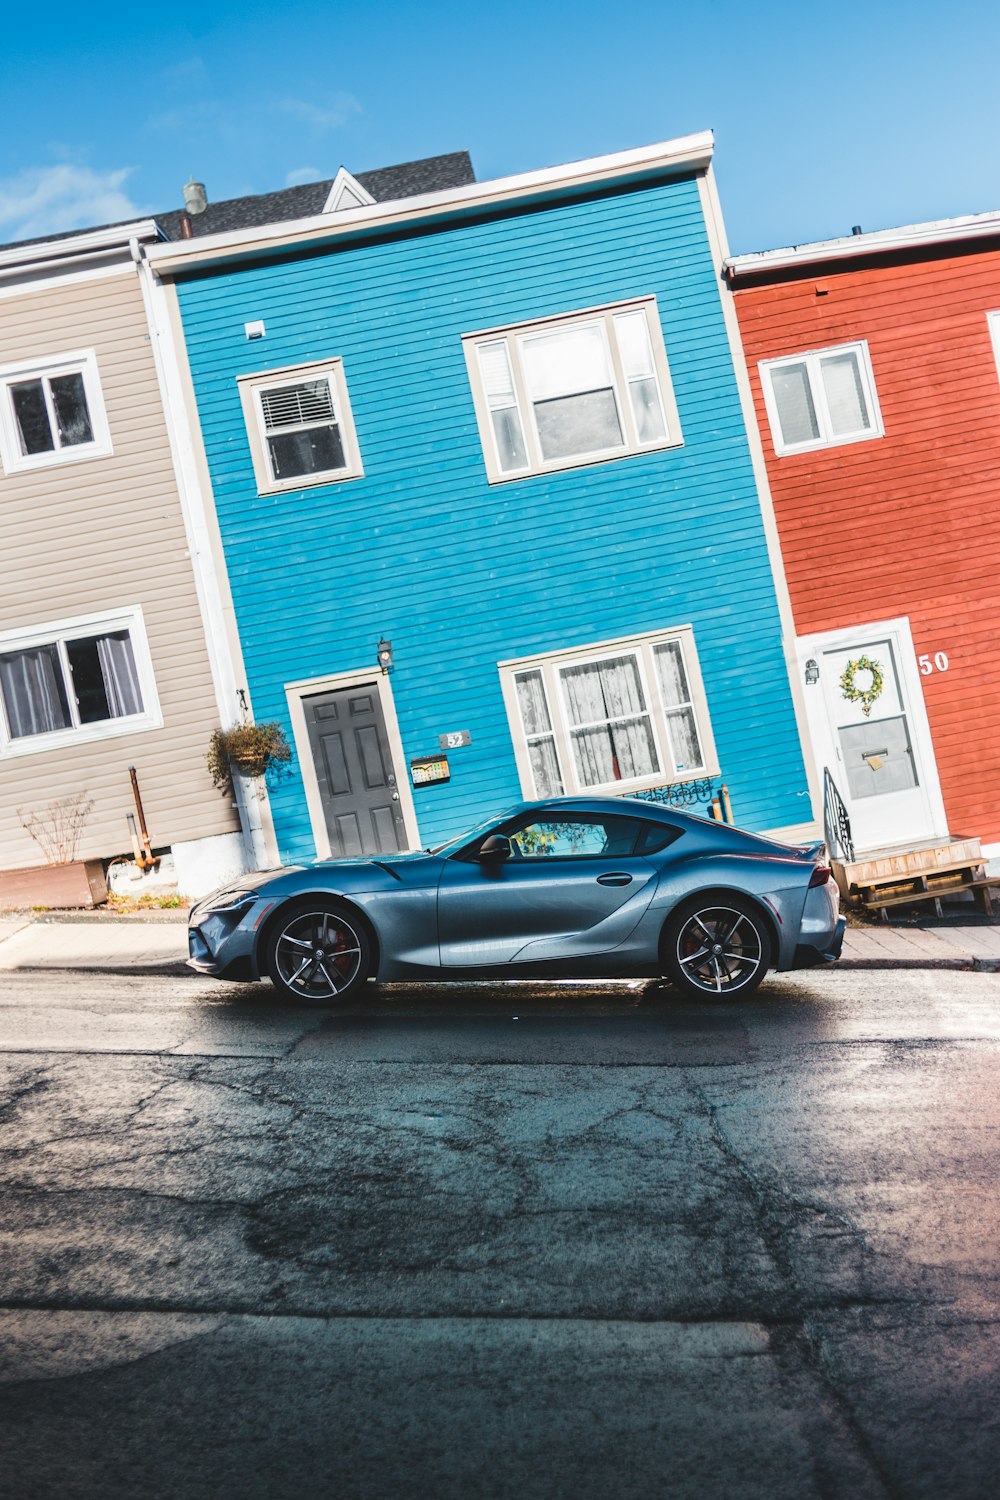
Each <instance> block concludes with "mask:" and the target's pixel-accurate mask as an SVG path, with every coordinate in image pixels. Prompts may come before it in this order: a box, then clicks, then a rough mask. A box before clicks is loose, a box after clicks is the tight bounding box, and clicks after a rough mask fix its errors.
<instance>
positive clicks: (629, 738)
mask: <svg viewBox="0 0 1000 1500" xmlns="http://www.w3.org/2000/svg"><path fill="white" fill-rule="evenodd" d="M500 675H501V681H502V684H503V689H504V695H505V699H506V702H507V711H508V715H509V717H510V721H511V730H512V736H513V739H514V746H515V751H516V753H517V758H518V764H519V767H520V769H521V781H522V787H523V790H524V792H525V795H526V796H529V797H552V796H560V795H562V794H564V793H573V792H583V791H591V790H601V791H609V790H611V791H619V790H620V791H623V792H624V791H626V790H629V789H631V790H638V789H639V788H641V787H648V786H657V785H665V784H668V783H671V782H677V781H686V780H690V779H691V778H693V777H695V776H702V775H707V774H710V773H713V774H714V772H715V771H716V770H717V766H716V763H715V748H714V744H713V742H712V733H711V726H710V724H709V720H708V705H707V703H706V701H705V695H704V690H703V687H702V683H701V674H700V672H699V669H698V661H697V654H696V652H695V647H694V635H693V632H692V630H691V628H690V627H689V626H683V627H679V628H677V629H675V630H672V631H670V632H668V633H663V634H661V635H651V636H631V637H629V638H627V639H625V640H621V641H612V642H607V643H605V645H604V646H603V647H590V648H586V649H583V648H578V649H576V650H572V651H563V652H558V653H553V654H552V655H546V656H542V657H531V658H528V659H525V660H522V661H519V662H504V663H502V664H501V667H500Z"/></svg>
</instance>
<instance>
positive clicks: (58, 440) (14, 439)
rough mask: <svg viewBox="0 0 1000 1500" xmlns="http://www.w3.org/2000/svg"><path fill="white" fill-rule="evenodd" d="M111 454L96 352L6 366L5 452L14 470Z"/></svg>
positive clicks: (1, 407) (1, 412)
mask: <svg viewBox="0 0 1000 1500" xmlns="http://www.w3.org/2000/svg"><path fill="white" fill-rule="evenodd" d="M110 452H111V434H110V432H109V431H108V419H107V414H106V412H105V410H104V401H103V398H102V396H101V385H100V381H99V380H98V377H97V358H96V356H95V355H94V353H93V352H92V351H86V352H84V353H82V354H64V355H60V356H59V357H58V358H55V359H51V360H44V361H38V360H32V361H31V362H30V363H24V364H17V365H6V366H4V367H3V369H0V453H2V455H3V466H4V469H5V470H6V472H7V473H8V474H18V473H22V472H24V471H25V470H28V469H43V468H48V467H49V466H50V465H52V464H63V463H73V462H75V461H76V460H79V459H82V458H97V457H102V456H106V455H107V454H109V453H110Z"/></svg>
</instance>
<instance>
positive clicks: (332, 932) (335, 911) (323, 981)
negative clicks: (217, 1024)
mask: <svg viewBox="0 0 1000 1500" xmlns="http://www.w3.org/2000/svg"><path fill="white" fill-rule="evenodd" d="M371 953H372V949H371V940H370V939H369V937H368V934H367V933H366V931H365V928H364V924H363V923H362V922H361V921H359V919H358V918H357V917H356V916H355V915H354V914H353V912H349V911H347V910H345V908H344V907H342V906H338V905H337V904H336V903H335V902H332V901H324V900H320V899H313V900H306V901H297V902H295V904H294V905H291V906H288V907H286V908H285V909H284V911H282V912H280V913H279V916H278V920H277V921H276V922H275V923H274V926H273V927H272V928H271V931H270V932H269V934H268V938H267V943H266V945H265V950H264V967H265V969H266V970H267V972H268V974H269V975H270V978H271V983H272V984H273V985H274V987H275V989H276V990H277V991H278V993H279V994H280V995H281V996H282V998H283V999H285V1000H291V1001H293V1002H294V1003H295V1004H297V1005H342V1004H343V1003H344V1001H345V1000H352V999H354V998H355V996H356V995H357V993H358V991H359V990H360V989H361V988H362V986H363V985H364V983H365V981H366V980H367V979H368V976H369V974H370V973H371Z"/></svg>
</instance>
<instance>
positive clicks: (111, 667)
mask: <svg viewBox="0 0 1000 1500" xmlns="http://www.w3.org/2000/svg"><path fill="white" fill-rule="evenodd" d="M97 657H98V660H99V661H100V663H101V672H102V674H103V676H104V691H105V693H106V694H107V696H108V717H109V718H112V719H124V718H127V717H128V715H129V714H141V713H142V693H141V692H140V690H139V674H138V672H137V671H136V669H135V656H134V654H133V651H132V641H131V638H130V636H129V633H128V631H127V630H122V631H120V632H119V633H118V634H116V635H102V636H99V637H98V641H97Z"/></svg>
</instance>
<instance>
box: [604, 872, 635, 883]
mask: <svg viewBox="0 0 1000 1500" xmlns="http://www.w3.org/2000/svg"><path fill="white" fill-rule="evenodd" d="M597 884H598V885H631V884H632V877H631V875H626V874H625V873H624V872H622V873H621V874H619V873H617V872H616V873H615V874H613V875H598V877H597Z"/></svg>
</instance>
